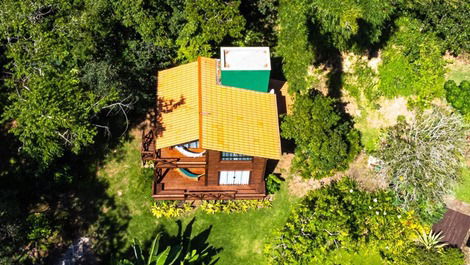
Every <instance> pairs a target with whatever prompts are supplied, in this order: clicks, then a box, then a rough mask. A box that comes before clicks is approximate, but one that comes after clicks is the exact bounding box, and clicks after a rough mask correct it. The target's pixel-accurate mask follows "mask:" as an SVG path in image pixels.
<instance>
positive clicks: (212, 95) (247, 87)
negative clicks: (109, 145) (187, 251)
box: [142, 47, 281, 200]
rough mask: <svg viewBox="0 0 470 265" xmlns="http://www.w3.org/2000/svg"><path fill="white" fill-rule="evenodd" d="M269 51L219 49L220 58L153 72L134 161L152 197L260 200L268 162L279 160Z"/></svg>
mask: <svg viewBox="0 0 470 265" xmlns="http://www.w3.org/2000/svg"><path fill="white" fill-rule="evenodd" d="M270 70H271V62H270V55H269V48H265V47H245V48H221V58H220V60H217V59H211V58H203V57H199V58H198V59H197V61H196V62H192V63H188V64H184V65H181V66H177V67H174V68H171V69H167V70H164V71H160V72H159V73H158V82H157V106H156V111H155V112H156V115H155V116H156V117H155V121H154V124H153V125H152V126H151V128H150V129H149V130H147V131H144V132H143V141H142V143H143V144H142V160H143V162H144V163H149V162H150V163H152V164H153V165H152V166H153V167H154V183H153V189H152V191H153V197H154V198H155V199H157V200H195V199H260V198H264V197H265V181H264V177H265V171H266V164H267V161H268V159H273V160H278V159H280V156H281V144H280V136H279V122H278V118H279V115H278V106H277V105H278V104H277V99H276V94H274V93H272V92H273V91H272V90H271V89H270V87H269V86H270V85H269V84H270Z"/></svg>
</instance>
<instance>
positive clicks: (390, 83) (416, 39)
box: [379, 17, 445, 102]
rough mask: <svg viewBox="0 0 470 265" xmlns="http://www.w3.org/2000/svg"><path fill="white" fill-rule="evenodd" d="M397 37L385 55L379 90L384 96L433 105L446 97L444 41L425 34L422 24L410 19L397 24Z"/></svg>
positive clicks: (404, 18)
mask: <svg viewBox="0 0 470 265" xmlns="http://www.w3.org/2000/svg"><path fill="white" fill-rule="evenodd" d="M395 23H396V25H397V31H396V32H394V33H393V35H392V36H391V37H390V40H389V41H388V43H387V45H386V46H385V47H384V49H383V52H382V60H383V63H382V64H381V65H380V66H379V76H380V81H379V90H380V91H381V92H382V93H383V94H384V96H386V97H389V98H392V97H397V96H412V95H415V96H417V99H418V101H423V100H424V101H426V102H427V101H430V100H431V99H433V98H436V97H441V96H443V95H444V93H443V89H442V87H443V84H444V73H445V68H444V66H445V62H444V60H443V58H442V53H443V49H442V45H441V42H440V40H439V39H438V38H437V37H436V36H435V35H434V34H432V33H426V32H423V30H422V23H421V22H420V21H418V20H415V19H411V18H409V17H402V18H399V19H398V20H397V21H395Z"/></svg>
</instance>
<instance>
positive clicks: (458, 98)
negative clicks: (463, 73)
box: [444, 80, 470, 115]
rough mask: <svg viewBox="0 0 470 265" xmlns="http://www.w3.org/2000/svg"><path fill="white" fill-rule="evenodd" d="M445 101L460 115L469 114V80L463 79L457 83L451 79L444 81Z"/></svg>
mask: <svg viewBox="0 0 470 265" xmlns="http://www.w3.org/2000/svg"><path fill="white" fill-rule="evenodd" d="M444 89H445V90H446V99H447V101H448V102H449V103H450V104H451V105H452V107H454V108H455V109H456V110H458V111H459V112H460V113H461V114H462V115H468V114H470V104H468V103H469V102H470V82H469V81H467V80H464V81H462V82H460V85H457V84H456V83H455V82H454V81H453V80H449V81H447V82H446V83H445V85H444Z"/></svg>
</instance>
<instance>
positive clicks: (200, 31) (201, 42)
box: [176, 0, 245, 61]
mask: <svg viewBox="0 0 470 265" xmlns="http://www.w3.org/2000/svg"><path fill="white" fill-rule="evenodd" d="M239 6H240V1H228V2H227V1H222V0H187V1H185V7H184V14H185V25H184V26H183V28H182V29H181V32H180V33H179V36H178V38H177V40H176V44H177V45H178V47H179V49H178V57H179V58H180V59H183V60H187V61H193V60H194V59H196V58H197V56H212V55H213V54H214V53H213V47H217V46H219V45H220V44H221V43H223V41H224V40H226V39H227V38H240V37H241V36H242V34H241V32H242V30H243V29H244V26H245V19H244V18H243V16H241V15H240V13H239V9H238V8H239Z"/></svg>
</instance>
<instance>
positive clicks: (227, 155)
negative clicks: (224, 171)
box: [221, 152, 253, 161]
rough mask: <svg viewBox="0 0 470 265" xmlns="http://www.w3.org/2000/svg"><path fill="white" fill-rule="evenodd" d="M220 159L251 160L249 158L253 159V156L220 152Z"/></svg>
mask: <svg viewBox="0 0 470 265" xmlns="http://www.w3.org/2000/svg"><path fill="white" fill-rule="evenodd" d="M221 159H222V160H225V161H226V160H238V161H240V160H242V161H251V160H253V157H252V156H246V155H240V154H235V153H229V152H222V154H221Z"/></svg>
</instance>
